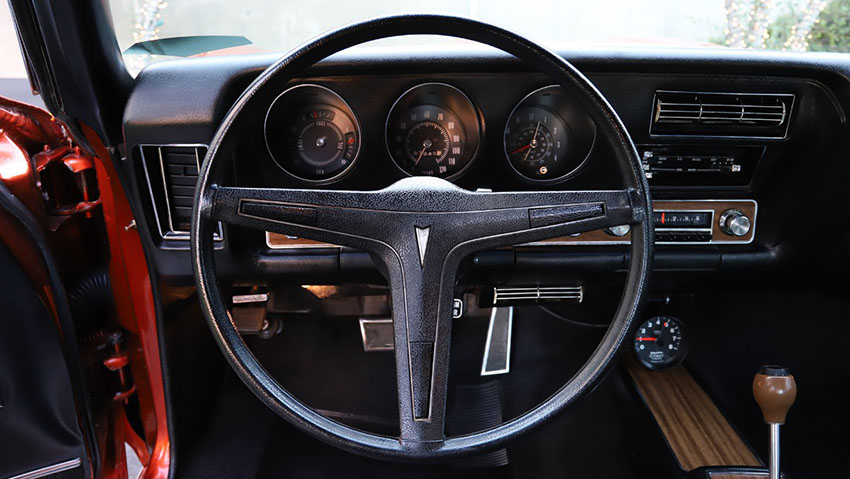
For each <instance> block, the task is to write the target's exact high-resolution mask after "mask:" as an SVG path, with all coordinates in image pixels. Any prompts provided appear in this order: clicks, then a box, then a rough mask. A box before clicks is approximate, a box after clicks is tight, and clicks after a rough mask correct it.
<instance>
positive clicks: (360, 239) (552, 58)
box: [191, 15, 653, 461]
mask: <svg viewBox="0 0 850 479" xmlns="http://www.w3.org/2000/svg"><path fill="white" fill-rule="evenodd" d="M412 34H433V35H444V36H451V37H459V38H465V39H468V40H473V41H477V42H480V43H484V44H487V45H490V46H493V47H496V48H499V49H501V50H503V51H505V52H507V53H509V54H512V55H514V56H516V57H518V58H519V59H521V60H523V61H525V62H527V63H528V64H529V65H530V66H532V67H534V68H536V69H537V70H538V71H540V72H542V73H545V74H548V75H549V76H550V77H551V78H552V79H553V80H555V81H556V82H557V83H559V84H560V85H561V86H562V87H563V88H564V89H566V90H567V91H570V92H573V93H574V94H575V95H576V96H577V97H578V101H579V102H580V104H581V105H582V107H583V108H585V109H586V110H587V112H588V114H589V115H590V116H591V117H592V118H593V120H594V121H595V122H596V124H597V131H598V132H599V134H601V135H603V138H605V139H607V140H608V141H609V142H610V143H611V145H612V146H613V150H614V155H615V157H616V162H617V165H618V166H619V169H620V176H621V178H622V181H623V184H624V185H625V189H623V190H613V191H530V192H502V193H493V192H471V191H467V190H464V189H460V188H458V187H456V186H455V185H453V184H452V183H449V182H447V181H445V180H442V179H437V178H429V177H410V178H405V179H402V180H400V181H398V182H396V183H395V184H393V185H392V186H390V187H388V188H385V189H382V190H379V191H368V192H360V191H335V190H328V189H322V190H307V189H284V188H246V187H229V186H222V185H221V184H220V183H221V181H222V179H223V177H224V173H225V172H226V170H227V168H228V166H229V164H230V162H231V159H230V158H231V157H232V156H231V155H232V154H233V152H234V151H235V146H236V144H237V142H238V140H239V137H240V134H241V133H243V132H245V131H246V129H247V128H249V127H250V125H251V124H252V121H254V120H255V119H256V118H257V117H258V116H257V115H259V114H260V113H261V112H262V111H263V108H264V107H266V106H267V105H268V104H269V103H270V101H271V100H272V99H273V98H274V96H275V95H276V94H278V93H279V90H280V89H281V87H283V86H284V85H285V84H286V83H287V82H288V81H289V80H291V79H293V78H296V77H298V76H299V75H303V74H304V73H305V72H306V71H307V69H308V68H309V67H310V66H312V65H313V64H315V63H316V62H318V61H320V60H322V59H324V58H326V57H328V56H329V55H331V54H333V53H336V52H338V51H341V50H343V49H345V48H348V47H351V46H354V45H358V44H361V43H364V42H368V41H372V40H377V39H381V38H387V37H394V36H402V35H412ZM485 160H486V159H485ZM367 161H368V160H367ZM479 161H481V159H479ZM492 161H499V160H497V159H493V160H492ZM650 211H651V202H650V197H649V188H648V186H647V183H646V178H645V177H644V174H643V172H642V170H641V164H640V159H639V157H638V154H637V151H636V150H635V147H634V144H633V143H632V141H631V138H630V137H629V135H628V133H627V132H626V129H625V127H624V125H623V123H622V122H621V121H620V119H619V117H618V116H617V114H616V113H615V112H614V110H613V109H612V108H611V106H610V105H609V104H608V102H607V101H606V100H605V98H604V97H603V96H602V95H601V93H600V92H599V91H598V90H597V89H596V88H595V87H594V86H593V85H592V84H591V83H590V81H589V80H588V79H587V78H585V77H584V75H582V74H581V73H580V72H579V71H578V70H576V69H575V68H574V67H573V66H572V65H570V64H569V63H568V62H567V61H565V60H564V59H563V58H561V57H559V56H557V55H556V54H554V53H552V52H550V51H548V50H546V49H545V48H543V47H541V46H539V45H537V44H535V43H533V42H531V41H529V40H526V39H525V38H523V37H520V36H518V35H516V34H513V33H511V32H509V31H506V30H503V29H501V28H497V27H494V26H492V25H488V24H485V23H481V22H477V21H473V20H469V19H463V18H455V17H444V16H435V15H408V16H395V17H387V18H381V19H376V20H371V21H366V22H363V23H358V24H354V25H351V26H348V27H345V28H342V29H340V30H337V31H334V32H332V33H329V34H327V35H324V36H322V37H320V38H318V39H316V40H314V41H312V42H310V43H308V44H306V45H304V46H302V47H300V48H299V49H297V50H295V51H293V52H291V53H289V54H288V55H286V56H285V57H283V58H281V59H280V60H278V61H277V62H276V63H275V64H273V65H272V66H270V67H269V68H268V69H266V70H265V71H264V72H263V73H262V74H261V75H260V76H259V77H257V79H256V80H254V82H253V83H251V85H250V86H249V87H248V88H247V89H246V90H245V92H244V93H242V95H241V96H240V97H239V99H238V100H237V101H236V103H235V104H234V105H233V106H232V108H231V109H230V111H229V112H228V113H227V115H226V116H225V118H224V120H223V121H222V123H221V125H220V126H219V129H218V131H217V132H216V134H215V137H214V139H213V141H212V144H211V145H210V147H209V149H208V151H207V155H206V158H205V159H204V163H203V165H202V166H201V171H200V175H199V179H198V185H197V190H196V193H195V205H194V211H193V213H192V226H191V246H192V263H193V268H194V273H195V284H196V285H197V289H198V297H199V300H200V304H201V308H202V311H203V314H204V316H205V318H206V320H207V322H208V323H209V326H210V328H211V329H212V333H213V336H214V337H215V339H216V341H217V342H218V345H219V347H220V348H221V350H222V351H223V353H224V355H225V356H226V357H227V359H228V361H229V363H230V365H231V366H232V368H233V369H234V370H235V372H236V374H237V375H238V376H239V377H240V378H241V379H242V381H244V382H245V384H246V385H247V386H248V388H249V389H250V390H251V391H252V392H253V393H254V394H256V395H257V396H258V397H259V398H260V399H261V400H262V401H263V402H264V403H265V404H266V405H267V406H268V407H269V408H271V409H272V410H274V411H275V412H276V413H277V414H278V415H280V416H281V417H283V418H284V419H286V420H287V421H289V422H290V423H291V424H293V425H294V426H296V427H297V428H299V429H301V430H303V431H304V432H306V433H308V434H310V435H312V436H314V437H316V438H318V439H320V440H322V441H325V442H327V443H329V444H331V445H333V446H336V447H338V448H341V449H345V450H348V451H351V452H354V453H358V454H362V455H366V456H371V457H375V458H382V459H390V460H399V461H441V460H448V459H452V458H456V457H459V456H463V455H470V454H476V453H481V452H485V451H487V450H491V449H495V448H497V447H501V446H503V445H504V444H505V443H506V442H507V441H509V440H511V439H514V438H516V437H518V436H520V435H521V434H523V433H526V432H528V431H530V430H531V429H533V428H535V427H536V426H539V425H541V424H543V423H545V422H546V421H548V420H549V419H551V418H552V417H553V416H554V415H555V414H556V413H558V412H559V411H562V410H563V409H564V408H566V407H567V406H569V405H570V404H572V403H573V402H575V401H576V399H578V398H579V397H581V396H582V395H583V394H585V393H587V392H588V391H590V390H591V389H592V388H593V387H594V386H595V384H596V383H597V382H598V381H599V380H600V379H601V378H602V377H603V376H604V374H605V373H606V371H607V370H608V369H609V367H610V366H611V365H612V363H613V360H614V358H615V356H616V354H617V352H618V350H619V349H620V346H621V345H622V343H623V339H624V337H625V336H626V335H627V333H628V330H629V325H630V323H631V321H632V319H633V318H634V316H635V314H636V311H637V309H638V306H639V305H640V303H641V301H642V298H643V296H644V291H645V290H646V286H647V277H648V273H649V271H650V262H651V258H652V244H653V242H652V225H651V222H650V221H649V219H650V218H651V215H650ZM219 221H221V222H224V223H227V224H230V225H238V226H241V227H247V228H255V229H258V230H262V231H273V232H278V233H285V234H290V235H292V234H294V235H298V236H300V237H303V238H308V239H313V240H318V241H324V242H327V243H332V244H337V245H342V246H349V247H352V248H357V249H360V250H364V251H368V252H370V253H371V254H372V256H373V257H374V258H375V260H376V263H378V264H379V267H380V268H381V270H382V272H383V274H384V276H385V277H386V279H387V281H388V283H389V288H390V293H391V298H392V317H393V329H394V339H395V362H396V375H397V385H398V412H399V426H400V435H399V436H398V437H388V436H382V435H378V434H373V433H369V432H365V431H362V430H358V429H354V428H352V427H349V426H346V425H344V424H341V423H339V422H336V421H334V420H332V419H329V418H326V417H324V416H322V415H321V414H319V413H317V412H316V411H314V410H312V409H311V408H310V407H308V406H306V405H305V404H304V403H302V402H300V401H299V400H298V399H297V398H295V397H294V396H293V395H292V394H290V393H289V392H288V391H287V390H286V389H284V388H283V387H282V386H281V385H280V384H278V383H277V381H275V380H274V379H273V378H272V377H271V376H270V375H269V373H268V372H267V371H266V370H265V369H264V368H263V367H262V366H261V365H260V363H259V362H258V361H257V359H256V358H255V357H254V355H253V354H252V353H251V351H250V350H249V348H248V347H247V346H246V344H245V343H244V341H243V340H242V338H241V336H240V335H239V333H238V331H237V330H236V328H235V327H234V324H233V322H232V321H231V319H230V316H229V313H228V310H227V306H226V303H225V301H224V298H223V297H222V293H221V289H220V287H219V284H218V280H217V277H216V270H215V262H214V257H213V231H214V225H215V224H216V222H219ZM625 224H628V225H631V227H632V228H631V231H632V235H631V256H630V260H629V268H628V273H627V279H626V287H625V288H624V290H623V294H622V297H621V299H620V304H619V307H618V308H617V312H616V315H615V318H614V320H613V322H612V323H611V326H610V327H609V328H608V330H607V332H606V334H605V336H604V337H603V339H602V341H601V342H600V344H599V345H598V346H597V348H596V350H595V351H594V352H593V354H592V355H591V356H590V358H589V359H588V360H587V362H586V363H585V364H584V365H583V366H582V368H581V369H580V370H579V371H578V372H577V373H576V374H575V376H573V377H572V378H571V379H570V380H569V382H567V383H566V384H565V385H564V386H563V387H561V388H560V389H559V390H558V391H557V392H556V393H555V394H553V395H552V396H551V397H549V398H548V399H546V400H545V401H544V402H543V403H541V404H540V405H538V406H537V407H535V408H534V409H532V410H530V411H528V412H526V413H525V414H523V415H521V416H519V417H517V418H515V419H512V420H510V421H508V422H505V423H503V424H501V425H499V426H497V427H494V428H492V429H488V430H485V431H480V432H476V433H472V434H468V435H463V436H455V437H446V435H445V420H446V389H447V378H448V365H449V343H450V333H451V326H452V303H453V292H454V286H455V279H456V275H457V271H458V267H459V266H460V263H461V260H462V259H464V258H465V257H467V256H468V255H470V254H471V253H473V252H476V251H478V250H482V249H487V248H497V247H506V246H511V245H515V244H521V243H526V242H531V241H539V240H542V239H546V238H552V237H557V236H563V235H568V234H575V233H580V232H585V231H591V230H597V229H600V228H606V227H612V226H616V225H625Z"/></svg>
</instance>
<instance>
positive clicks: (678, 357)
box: [632, 314, 688, 371]
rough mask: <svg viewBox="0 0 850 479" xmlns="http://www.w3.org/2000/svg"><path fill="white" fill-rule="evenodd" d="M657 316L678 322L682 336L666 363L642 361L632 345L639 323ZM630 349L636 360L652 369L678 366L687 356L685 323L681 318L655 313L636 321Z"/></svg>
mask: <svg viewBox="0 0 850 479" xmlns="http://www.w3.org/2000/svg"><path fill="white" fill-rule="evenodd" d="M657 318H663V319H665V320H672V321H674V322H675V323H676V324H678V326H679V330H680V331H681V336H682V339H681V340H680V341H679V349H678V350H676V353H675V356H674V359H673V361H672V362H669V363H666V364H655V363H651V362H648V361H644V360H643V359H642V358H641V357H640V355H638V352H637V349H636V348H635V347H634V342H635V340H636V339H635V338H637V334H638V330H639V328H640V327H641V325H642V324H643V323H645V322H648V321H653V320H655V319H657ZM632 351H633V352H634V355H635V359H636V360H637V362H638V363H640V364H641V365H642V366H643V367H645V368H647V369H649V370H652V371H662V370H665V369H670V368H672V367H674V366H678V365H679V364H682V361H684V360H685V358H686V357H687V356H688V328H687V327H685V323H683V322H682V320H681V319H679V318H677V317H675V316H672V315H669V314H656V315H654V316H651V317H649V318H648V319H645V320H643V321H641V322H640V323H638V325H637V327H636V328H635V333H634V334H633V335H632Z"/></svg>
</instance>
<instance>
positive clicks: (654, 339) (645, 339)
mask: <svg viewBox="0 0 850 479" xmlns="http://www.w3.org/2000/svg"><path fill="white" fill-rule="evenodd" d="M657 340H658V339H657V338H635V341H657Z"/></svg>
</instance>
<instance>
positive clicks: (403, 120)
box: [389, 105, 468, 178]
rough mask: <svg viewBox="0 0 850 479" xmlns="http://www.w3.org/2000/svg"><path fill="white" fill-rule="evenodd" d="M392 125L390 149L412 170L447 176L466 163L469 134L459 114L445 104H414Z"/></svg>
mask: <svg viewBox="0 0 850 479" xmlns="http://www.w3.org/2000/svg"><path fill="white" fill-rule="evenodd" d="M393 126H394V127H395V128H394V129H393V131H392V133H391V135H392V139H391V141H390V142H389V143H390V148H391V152H392V155H393V158H394V159H395V160H396V162H397V163H398V165H399V166H400V167H401V168H402V169H403V170H405V171H406V172H408V173H409V174H411V175H423V176H439V177H443V178H445V177H447V176H452V175H454V174H455V173H457V172H458V171H460V170H461V169H462V168H463V167H464V166H465V162H464V161H465V160H467V156H466V155H464V150H465V144H466V134H465V132H464V130H463V126H462V125H461V124H460V122H459V121H458V119H457V117H456V116H455V115H454V114H453V113H452V112H450V111H448V110H446V109H445V108H442V107H439V106H436V105H420V106H417V107H414V108H411V109H410V110H407V111H406V112H404V113H402V114H401V115H400V118H398V119H396V121H395V124H394V125H393ZM467 161H468V160H467Z"/></svg>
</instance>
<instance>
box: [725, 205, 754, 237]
mask: <svg viewBox="0 0 850 479" xmlns="http://www.w3.org/2000/svg"><path fill="white" fill-rule="evenodd" d="M719 222H720V229H721V230H722V231H723V232H724V233H726V234H727V235H729V236H738V237H741V236H746V235H747V233H749V232H750V228H752V226H753V224H752V222H750V219H749V218H748V217H747V215H745V214H744V213H743V212H741V211H740V210H726V211H724V212H723V214H721V215H720V220H719Z"/></svg>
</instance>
